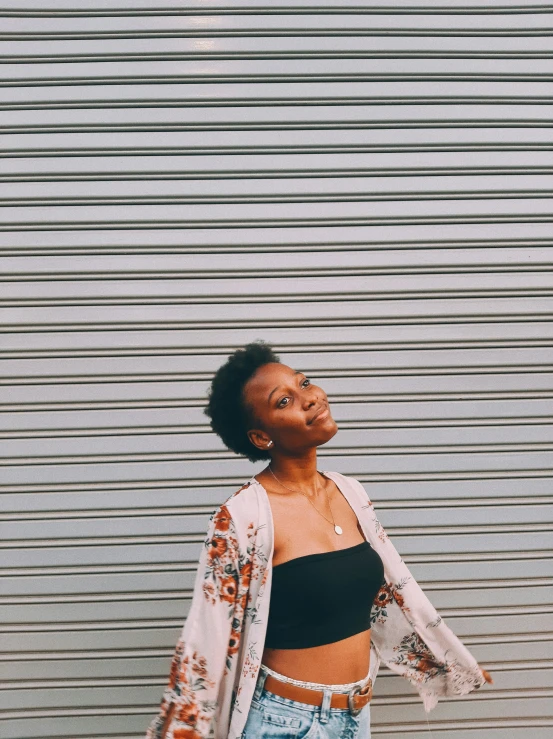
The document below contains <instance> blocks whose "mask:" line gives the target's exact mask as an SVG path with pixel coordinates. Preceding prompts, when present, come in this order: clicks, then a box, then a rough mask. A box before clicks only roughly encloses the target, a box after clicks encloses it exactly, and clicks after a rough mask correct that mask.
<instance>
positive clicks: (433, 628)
mask: <svg viewBox="0 0 553 739" xmlns="http://www.w3.org/2000/svg"><path fill="white" fill-rule="evenodd" d="M359 485H360V486H361V487H362V489H363V492H364V493H365V496H366V495H367V493H366V491H365V489H364V488H363V486H362V485H361V483H359ZM363 507H364V508H365V509H367V513H368V515H369V521H372V529H369V534H370V536H371V542H370V543H371V545H372V546H373V548H374V549H375V550H376V551H377V552H378V554H379V555H380V556H381V558H382V561H383V563H384V581H383V583H382V586H381V588H380V590H379V592H378V593H377V595H376V598H375V600H374V604H373V608H372V610H371V640H372V642H373V646H374V647H375V649H376V652H377V654H378V656H379V658H380V660H381V661H382V662H384V664H385V665H386V666H387V667H389V668H390V670H392V671H393V672H395V673H397V674H399V675H401V676H402V677H404V678H406V679H407V680H409V682H411V683H412V684H413V685H414V686H415V688H416V689H417V691H418V692H419V694H420V696H421V697H422V700H423V703H424V707H425V710H426V711H427V712H428V711H430V710H431V709H432V708H434V706H435V705H436V704H437V702H438V699H439V698H440V697H446V696H453V695H463V694H466V693H470V692H471V691H473V690H474V689H476V688H479V687H480V686H481V685H483V684H484V683H485V679H484V676H483V674H482V670H481V669H480V667H479V665H478V663H477V661H476V659H475V658H474V657H473V655H472V654H471V653H470V652H469V651H468V649H467V648H466V647H465V646H464V644H463V643H462V642H461V641H460V640H459V639H458V637H457V636H455V634H454V633H453V632H452V631H451V629H450V628H449V627H448V626H447V625H446V624H445V622H444V620H443V619H442V617H441V616H440V615H439V614H438V612H437V611H436V609H435V608H434V606H433V605H432V604H431V603H430V601H429V599H428V598H427V596H426V595H425V594H424V592H423V591H422V589H421V587H420V586H419V585H418V583H417V582H416V580H415V578H414V577H413V575H412V574H411V572H410V571H409V569H408V568H407V566H406V564H405V563H404V561H403V559H402V558H401V557H400V555H399V553H398V552H397V550H396V548H395V547H394V545H393V544H392V542H391V541H390V539H389V538H388V535H387V534H386V532H385V531H384V528H383V526H382V524H381V523H380V521H379V520H378V518H377V516H376V512H375V510H374V507H373V505H372V503H371V502H370V500H368V499H367V500H366V502H365V505H364V506H363ZM370 525H371V524H370V523H369V526H370Z"/></svg>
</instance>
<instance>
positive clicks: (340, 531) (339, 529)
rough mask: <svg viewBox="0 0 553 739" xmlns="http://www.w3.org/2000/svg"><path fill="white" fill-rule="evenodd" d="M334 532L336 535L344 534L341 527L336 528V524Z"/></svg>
mask: <svg viewBox="0 0 553 739" xmlns="http://www.w3.org/2000/svg"><path fill="white" fill-rule="evenodd" d="M334 531H335V532H336V533H337V534H343V533H344V532H343V531H342V527H341V526H338V524H336V526H335V527H334Z"/></svg>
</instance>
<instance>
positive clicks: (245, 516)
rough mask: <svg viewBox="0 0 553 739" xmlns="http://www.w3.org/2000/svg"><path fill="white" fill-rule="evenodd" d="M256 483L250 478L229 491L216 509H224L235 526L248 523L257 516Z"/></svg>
mask: <svg viewBox="0 0 553 739" xmlns="http://www.w3.org/2000/svg"><path fill="white" fill-rule="evenodd" d="M257 488H258V485H256V483H255V480H253V479H251V480H248V481H247V482H245V483H244V484H243V485H242V486H241V487H240V488H238V490H235V491H234V492H233V493H231V494H230V495H229V496H228V497H227V499H226V500H225V501H224V502H223V503H221V505H220V506H219V507H218V508H217V509H216V513H217V511H220V510H224V511H225V513H226V514H227V515H228V516H229V517H230V518H232V520H233V521H234V523H235V525H236V526H240V525H241V524H245V525H247V524H249V523H251V522H252V521H255V520H256V519H257V518H258V517H259V500H258V490H257Z"/></svg>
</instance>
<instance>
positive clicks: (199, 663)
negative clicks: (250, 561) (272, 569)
mask: <svg viewBox="0 0 553 739" xmlns="http://www.w3.org/2000/svg"><path fill="white" fill-rule="evenodd" d="M239 586H240V555H239V546H238V539H237V535H236V529H235V526H234V523H233V521H232V518H231V515H230V513H229V511H228V508H227V507H226V506H225V505H221V506H220V507H219V508H217V509H216V510H215V512H214V513H213V514H212V516H211V519H210V524H209V527H208V531H207V537H206V538H205V540H204V542H203V546H202V551H201V554H200V563H199V566H198V570H197V572H196V578H195V584H194V592H193V597H192V604H191V608H190V611H189V613H188V616H187V619H186V622H185V624H184V627H183V630H182V632H181V635H180V638H179V640H178V642H177V645H176V648H175V652H174V655H173V659H172V662H171V670H170V675H169V681H168V684H167V687H166V688H165V691H164V693H163V699H162V701H161V706H160V710H159V713H158V715H157V717H156V718H155V719H154V720H153V721H152V722H151V724H150V727H149V728H148V731H147V733H146V739H164V736H165V735H166V733H167V731H168V729H169V727H170V726H171V727H172V729H173V730H174V732H175V736H176V735H177V732H178V729H181V732H180V734H182V736H183V737H184V736H186V737H187V739H204V738H205V737H208V736H209V735H210V730H211V729H212V724H213V720H214V718H215V715H216V709H217V704H218V694H219V690H220V688H221V683H222V681H223V678H224V676H225V675H226V674H227V673H228V672H229V671H230V670H231V669H232V668H233V667H234V666H235V665H233V664H232V661H233V660H232V657H233V655H234V654H235V653H236V651H237V648H238V642H239V639H240V631H241V623H239V622H238V621H239V620H238V621H237V619H236V618H235V615H236V614H237V613H239V612H241V611H240V609H237V608H236V605H237V603H238V591H239Z"/></svg>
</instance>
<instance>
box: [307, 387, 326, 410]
mask: <svg viewBox="0 0 553 739" xmlns="http://www.w3.org/2000/svg"><path fill="white" fill-rule="evenodd" d="M321 395H322V393H321V391H320V388H313V389H312V392H311V393H309V394H308V395H306V397H305V400H304V402H303V405H304V408H311V406H312V405H317V403H318V401H319V397H320V396H321Z"/></svg>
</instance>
